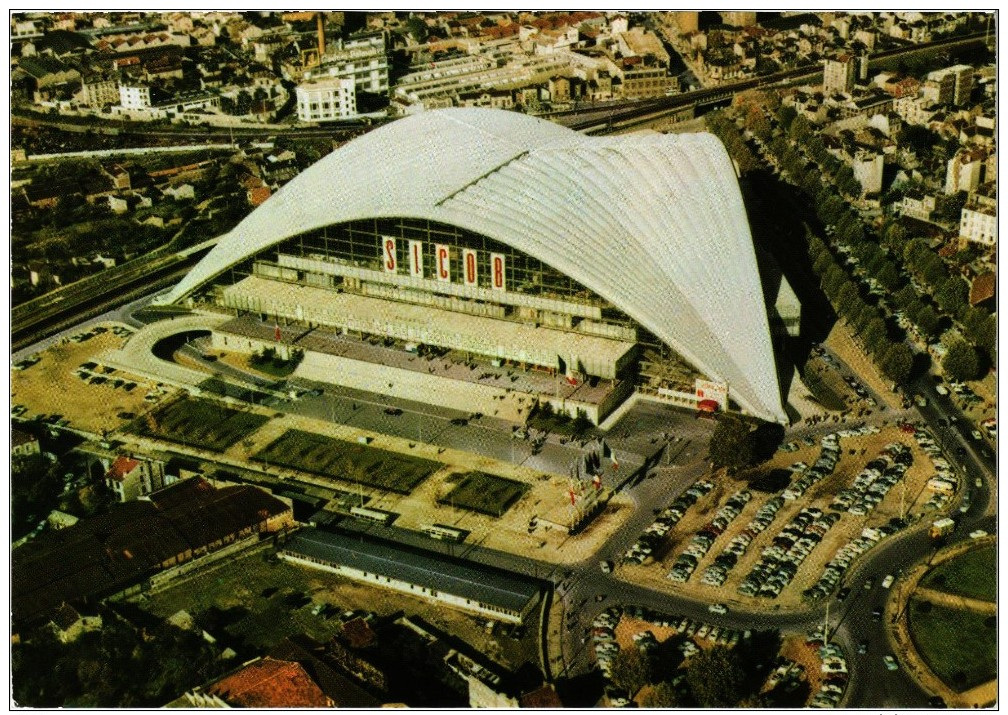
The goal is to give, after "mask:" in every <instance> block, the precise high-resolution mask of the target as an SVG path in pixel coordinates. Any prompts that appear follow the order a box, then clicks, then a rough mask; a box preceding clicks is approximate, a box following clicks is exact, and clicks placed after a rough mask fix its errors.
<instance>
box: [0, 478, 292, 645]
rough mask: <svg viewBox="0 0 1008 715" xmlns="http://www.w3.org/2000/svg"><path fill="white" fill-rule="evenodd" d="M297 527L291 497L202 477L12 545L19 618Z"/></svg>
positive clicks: (13, 611) (90, 597) (13, 605)
mask: <svg viewBox="0 0 1008 715" xmlns="http://www.w3.org/2000/svg"><path fill="white" fill-rule="evenodd" d="M293 526H294V516H293V511H292V509H291V507H290V505H288V504H287V503H285V502H283V501H281V500H279V499H277V498H275V497H273V496H272V495H271V494H269V492H266V491H264V490H262V489H259V488H258V487H254V486H251V485H247V484H243V485H238V486H228V487H223V488H221V489H217V488H215V487H214V486H213V485H211V484H210V483H209V482H207V481H206V480H205V479H203V478H202V477H192V478H190V479H184V480H182V481H180V482H176V483H175V484H172V485H171V486H168V487H165V488H164V489H161V490H159V491H156V492H154V493H153V494H151V495H149V496H147V497H144V498H142V499H138V500H136V501H130V502H127V503H125V504H117V505H115V506H114V507H112V508H111V509H110V510H109V511H108V512H106V513H103V514H99V515H97V516H93V517H89V518H87V519H81V520H80V521H78V522H77V523H76V524H74V525H73V526H69V527H67V528H65V529H60V530H58V531H52V532H49V531H47V532H43V533H42V534H41V535H40V536H39V537H38V538H36V539H34V540H33V541H31V542H29V543H27V544H25V545H24V546H21V547H19V548H17V549H15V550H14V551H12V552H11V618H12V620H13V621H14V622H15V623H16V624H18V625H22V624H25V623H30V622H32V621H34V620H36V619H38V618H40V617H44V616H45V615H46V614H47V613H49V612H51V611H52V610H54V609H56V608H58V607H59V606H60V604H63V603H69V604H81V603H93V602H94V601H97V600H100V599H102V598H105V597H106V596H109V595H111V594H113V593H115V592H117V591H120V590H122V589H125V588H127V587H129V586H133V585H136V584H138V583H142V582H143V581H145V580H147V579H150V578H152V577H154V576H155V575H156V574H158V573H160V572H162V571H164V570H166V569H170V568H172V567H174V566H179V565H181V564H185V563H188V562H191V561H193V560H195V559H199V558H202V557H205V556H207V555H209V554H212V553H213V552H215V551H218V550H221V549H224V548H225V547H228V546H231V545H234V544H237V543H239V542H242V541H245V540H249V541H251V540H254V539H256V538H258V537H261V536H262V535H264V534H270V533H276V532H277V531H282V530H285V529H288V528H292V527H293Z"/></svg>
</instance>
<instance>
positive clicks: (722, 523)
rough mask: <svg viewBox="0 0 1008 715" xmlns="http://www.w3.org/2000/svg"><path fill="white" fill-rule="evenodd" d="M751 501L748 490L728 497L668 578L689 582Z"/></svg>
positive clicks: (691, 541)
mask: <svg viewBox="0 0 1008 715" xmlns="http://www.w3.org/2000/svg"><path fill="white" fill-rule="evenodd" d="M751 499H752V492H750V491H749V490H748V489H741V490H739V491H737V492H735V493H734V494H732V495H731V496H730V497H728V500H727V501H725V503H724V505H723V506H721V508H720V509H718V511H717V514H715V516H714V518H713V519H711V520H710V521H709V522H707V523H706V524H704V525H703V526H702V527H700V528H699V529H698V530H697V532H696V533H695V534H694V535H693V537H692V538H691V539H690V542H689V544H688V545H687V546H686V549H685V550H684V551H683V553H681V554H680V555H679V556H678V557H677V558H676V560H675V562H674V563H673V564H672V570H671V571H669V573H668V578H669V579H671V580H672V581H675V582H677V583H685V582H686V581H688V580H689V578H690V576H692V575H693V572H694V571H695V570H696V567H697V564H698V563H700V560H701V559H702V558H703V557H704V556H706V555H707V552H708V551H710V548H711V546H713V545H714V542H715V541H716V540H717V538H718V537H719V536H721V534H723V533H724V532H725V530H726V529H727V528H728V527H729V525H731V523H732V522H733V521H735V519H737V518H738V515H739V514H741V513H742V509H744V508H745V505H746V504H748V503H749V501H750V500H751Z"/></svg>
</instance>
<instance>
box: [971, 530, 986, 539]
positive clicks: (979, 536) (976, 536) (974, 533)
mask: <svg viewBox="0 0 1008 715" xmlns="http://www.w3.org/2000/svg"><path fill="white" fill-rule="evenodd" d="M985 536H987V532H986V531H984V530H983V529H977V530H976V531H971V532H970V538H971V539H982V538H983V537H985Z"/></svg>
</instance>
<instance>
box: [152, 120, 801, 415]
mask: <svg viewBox="0 0 1008 715" xmlns="http://www.w3.org/2000/svg"><path fill="white" fill-rule="evenodd" d="M166 300H167V301H168V302H175V303H185V304H188V305H191V306H193V307H197V308H201V309H205V310H212V311H225V312H229V313H231V314H238V315H241V314H251V315H255V316H257V317H259V318H260V319H264V320H270V319H272V320H276V321H278V322H280V321H283V322H286V321H291V320H293V321H297V322H299V323H301V324H302V325H303V326H304V328H305V329H310V328H311V327H313V326H326V327H330V328H338V329H342V330H349V331H357V332H359V333H361V334H365V333H366V334H368V335H372V336H376V337H379V338H382V339H384V338H390V339H398V340H413V341H416V342H421V343H423V344H426V345H430V346H433V347H437V348H441V349H448V350H459V351H465V352H469V353H473V354H475V355H478V356H482V359H484V360H486V362H490V361H492V360H499V359H503V360H509V361H513V362H515V363H521V364H531V365H532V366H538V367H541V368H544V369H548V370H552V371H556V372H557V373H558V374H560V375H563V376H566V377H567V378H568V379H569V380H571V381H581V380H591V379H593V378H596V379H613V380H630V381H633V380H635V379H637V378H638V376H639V375H640V370H639V366H638V361H639V360H643V359H644V354H645V353H646V355H647V360H648V361H649V362H652V363H653V362H654V361H655V360H660V361H662V362H663V363H664V364H666V365H667V366H669V368H670V369H669V370H658V371H652V374H658V373H659V372H660V373H662V374H666V375H668V377H667V378H662V379H663V380H667V383H666V384H664V385H661V384H658V385H655V384H649V387H651V388H657V387H665V388H669V389H676V390H679V391H682V390H684V389H685V390H691V389H693V387H694V383H696V384H697V385H699V384H700V382H696V381H702V382H703V383H704V384H705V385H712V384H715V385H716V386H718V387H717V390H715V392H717V394H718V402H719V407H720V408H721V409H725V408H728V407H730V406H734V407H737V408H738V409H740V410H742V411H744V412H748V413H750V414H753V415H757V416H759V417H762V418H764V419H768V420H772V421H777V422H786V421H787V417H786V414H785V411H784V406H783V400H782V394H781V387H780V383H779V380H778V370H777V366H776V357H775V355H774V349H773V344H774V340H773V336H772V335H771V328H770V324H771V321H770V319H771V313H770V311H771V310H773V307H772V306H768V304H767V300H766V298H765V291H764V287H763V285H762V283H761V277H760V272H759V267H758V264H757V258H756V253H755V249H754V246H753V241H752V236H751V235H750V232H749V225H748V221H747V218H746V211H745V206H744V205H743V203H742V197H741V193H740V191H739V186H738V182H737V179H736V176H735V173H734V170H733V167H732V163H731V160H730V158H729V157H728V154H727V152H726V151H725V149H724V147H723V146H722V145H721V143H720V142H719V141H718V140H717V138H716V137H714V136H713V135H710V134H683V135H663V134H657V133H651V134H631V135H625V136H605V137H587V136H584V135H581V134H578V133H576V132H573V131H571V130H570V129H567V128H564V127H561V126H558V125H556V124H552V123H550V122H547V121H545V120H541V119H536V118H532V117H528V116H525V115H522V114H519V113H516V112H507V111H499V110H488V109H446V110H439V111H431V112H424V113H421V114H418V115H416V116H412V117H407V118H404V119H400V120H397V121H395V122H392V123H390V124H387V125H384V126H382V127H380V128H378V129H375V130H374V131H371V132H369V133H367V134H365V135H363V136H361V137H359V138H357V139H355V140H353V141H351V142H349V143H347V144H345V145H344V146H342V147H340V148H339V149H337V150H336V151H333V152H332V153H331V154H329V155H328V156H326V157H325V158H324V159H322V160H321V161H319V162H318V163H317V164H315V165H314V166H312V167H310V168H309V169H307V170H306V171H305V172H303V173H302V174H301V175H300V176H298V177H296V178H295V179H294V180H292V181H290V182H289V183H288V184H287V185H286V186H284V187H283V188H282V189H281V190H280V191H279V192H277V193H276V194H275V195H274V196H273V197H272V198H271V199H270V200H269V201H267V202H266V203H265V204H263V205H262V206H261V207H259V208H258V209H257V210H256V211H254V212H253V213H252V214H250V215H249V216H248V217H247V218H246V219H245V220H244V221H242V222H241V223H240V224H239V225H238V226H237V227H236V228H235V229H233V230H232V231H231V233H229V234H228V235H227V236H224V237H223V238H222V239H221V240H220V242H219V243H218V244H217V246H216V247H215V248H214V249H213V250H212V251H211V252H210V253H209V254H208V255H207V256H206V257H205V258H204V259H203V260H202V261H201V262H200V263H199V264H198V265H197V266H196V267H195V268H194V269H193V270H192V271H191V272H190V273H189V274H188V275H187V276H186V277H185V278H184V279H183V280H182V281H181V282H180V283H179V284H178V285H177V286H176V287H175V288H174V290H173V291H171V293H170V294H169V295H168V296H167V298H166ZM696 391H697V396H698V400H700V399H704V397H703V396H701V395H700V387H697V388H696ZM705 392H706V393H707V396H708V397H709V396H710V394H709V393H710V389H706V390H705ZM601 416H603V415H601V414H600V417H601Z"/></svg>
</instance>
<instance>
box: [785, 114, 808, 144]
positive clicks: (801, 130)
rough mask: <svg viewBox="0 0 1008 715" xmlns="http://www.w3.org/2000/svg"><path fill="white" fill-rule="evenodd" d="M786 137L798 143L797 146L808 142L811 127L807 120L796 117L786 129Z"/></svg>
mask: <svg viewBox="0 0 1008 715" xmlns="http://www.w3.org/2000/svg"><path fill="white" fill-rule="evenodd" d="M788 136H789V137H791V138H792V139H794V140H795V141H796V142H798V144H799V145H801V144H804V143H805V142H806V141H808V139H809V137H810V136H812V125H810V124H809V120H808V119H806V118H805V117H802V116H796V117H795V118H794V120H793V121H792V122H791V126H790V127H788Z"/></svg>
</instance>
